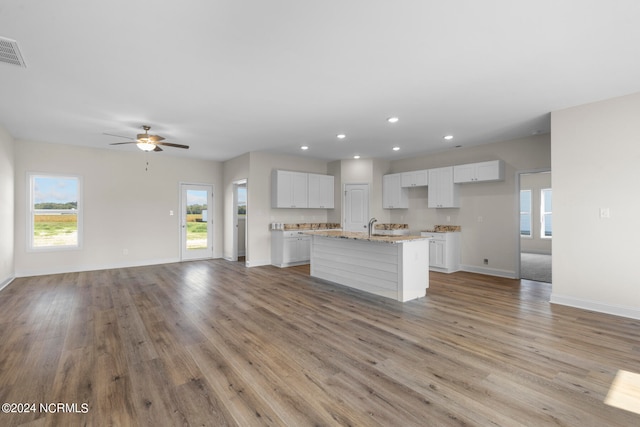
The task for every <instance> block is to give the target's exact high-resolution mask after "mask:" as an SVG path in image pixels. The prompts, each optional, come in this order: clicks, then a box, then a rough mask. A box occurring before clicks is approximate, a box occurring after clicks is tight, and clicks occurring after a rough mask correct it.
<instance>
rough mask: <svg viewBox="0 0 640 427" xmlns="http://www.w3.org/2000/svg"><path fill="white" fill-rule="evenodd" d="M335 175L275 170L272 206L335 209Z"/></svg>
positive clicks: (272, 178)
mask: <svg viewBox="0 0 640 427" xmlns="http://www.w3.org/2000/svg"><path fill="white" fill-rule="evenodd" d="M333 206H334V205H333V176H331V175H320V174H316V173H306V172H291V171H283V170H274V171H273V173H272V175H271V207H272V208H318V209H333Z"/></svg>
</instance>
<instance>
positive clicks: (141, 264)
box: [16, 258, 180, 277]
mask: <svg viewBox="0 0 640 427" xmlns="http://www.w3.org/2000/svg"><path fill="white" fill-rule="evenodd" d="M174 262H180V259H179V258H167V259H149V260H144V261H135V262H127V263H115V264H104V265H79V266H73V267H59V268H51V269H46V270H24V271H17V272H16V277H31V276H46V275H47V274H63V273H79V272H81V271H96V270H111V269H114V268H128V267H144V266H147V265H158V264H171V263H174Z"/></svg>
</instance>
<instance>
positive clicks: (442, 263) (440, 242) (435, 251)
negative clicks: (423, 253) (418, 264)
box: [420, 231, 460, 273]
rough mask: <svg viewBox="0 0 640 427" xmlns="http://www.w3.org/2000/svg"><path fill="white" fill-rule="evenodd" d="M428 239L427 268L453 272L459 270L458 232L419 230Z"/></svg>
mask: <svg viewBox="0 0 640 427" xmlns="http://www.w3.org/2000/svg"><path fill="white" fill-rule="evenodd" d="M420 235H421V236H423V237H430V238H431V240H429V270H432V271H439V272H441V273H453V272H454V271H459V270H460V233H459V232H452V233H431V232H425V231H423V232H421V233H420Z"/></svg>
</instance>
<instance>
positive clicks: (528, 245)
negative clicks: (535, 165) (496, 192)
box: [520, 172, 551, 254]
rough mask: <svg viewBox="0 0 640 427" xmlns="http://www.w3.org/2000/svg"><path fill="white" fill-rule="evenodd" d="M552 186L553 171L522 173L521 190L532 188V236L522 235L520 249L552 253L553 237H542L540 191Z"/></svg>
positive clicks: (522, 250)
mask: <svg viewBox="0 0 640 427" xmlns="http://www.w3.org/2000/svg"><path fill="white" fill-rule="evenodd" d="M546 188H551V172H541V173H530V174H522V175H520V190H531V237H520V251H521V252H529V253H536V254H551V239H547V238H545V239H543V238H542V237H540V228H541V225H542V224H540V205H541V200H540V191H541V190H543V189H546Z"/></svg>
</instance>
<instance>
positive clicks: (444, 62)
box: [0, 0, 640, 160]
mask: <svg viewBox="0 0 640 427" xmlns="http://www.w3.org/2000/svg"><path fill="white" fill-rule="evenodd" d="M638 22H640V1H638V0H609V1H604V0H601V1H597V0H591V1H585V0H536V1H514V0H484V1H477V0H454V1H442V0H431V1H430V0H404V1H403V0H396V1H392V0H322V1H317V0H316V1H309V0H306V1H304V0H270V1H266V0H245V1H239V0H226V1H220V0H215V1H214V0H184V1H169V0H164V1H158V0H156V1H151V0H110V1H102V2H94V1H86V0H57V1H41V2H34V1H24V0H2V2H1V3H0V36H2V37H5V38H10V39H14V40H16V41H17V42H18V45H19V47H20V50H21V52H22V54H23V56H24V58H25V61H26V64H27V67H26V68H20V67H18V66H14V65H9V64H5V63H0V125H3V126H4V127H5V128H6V129H7V130H8V131H9V133H11V134H12V135H13V136H14V137H15V138H16V139H28V140H35V141H43V142H51V143H66V144H76V145H86V146H90V147H99V148H110V149H114V150H123V151H126V150H130V151H135V150H137V148H136V147H135V146H134V145H120V146H115V147H109V145H108V144H109V143H112V142H119V141H123V140H122V139H118V138H114V137H110V136H105V135H104V134H103V133H105V132H107V133H115V134H119V135H127V136H134V135H135V134H137V133H140V132H141V130H140V126H142V125H143V124H148V125H151V126H152V131H151V133H152V134H160V135H162V136H165V137H166V138H167V141H169V142H175V143H180V144H187V145H190V146H191V149H190V150H188V152H182V150H179V149H174V148H166V149H165V152H164V153H160V154H158V155H174V154H176V155H189V156H194V157H198V158H208V159H215V160H226V159H230V158H233V157H235V156H238V155H240V154H243V153H245V152H247V151H254V150H269V151H273V152H278V153H289V154H298V155H304V156H312V157H317V158H322V159H327V160H334V159H345V158H351V157H352V156H353V155H354V154H360V155H361V156H362V157H363V158H367V157H384V158H389V159H394V158H401V157H408V156H411V155H414V154H415V153H424V152H429V151H441V150H444V149H454V148H452V147H453V146H455V145H462V146H464V147H467V146H471V145H476V144H483V143H488V142H494V141H501V140H508V139H513V138H518V137H523V136H528V135H531V134H532V133H535V132H548V131H549V126H550V124H549V112H550V111H554V110H558V109H562V108H566V107H571V106H574V105H579V104H583V103H586V102H591V101H597V100H601V99H606V98H610V97H614V96H619V95H625V94H629V93H633V92H638V91H640V55H639V54H638V53H639V51H640V25H639V24H638ZM389 116H398V117H399V118H400V121H399V122H398V123H397V124H395V125H391V124H389V123H387V122H386V118H387V117H389ZM341 132H344V133H346V135H347V138H346V139H344V140H342V141H339V140H338V139H336V134H338V133H341ZM446 134H452V135H454V139H453V140H452V141H451V142H445V141H444V140H443V139H442V137H443V136H444V135H446ZM301 145H309V146H310V149H309V150H308V151H306V152H301V151H300V146H301ZM394 145H398V146H400V147H401V150H400V151H398V152H393V151H391V147H392V146H394ZM185 151H186V150H185Z"/></svg>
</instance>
